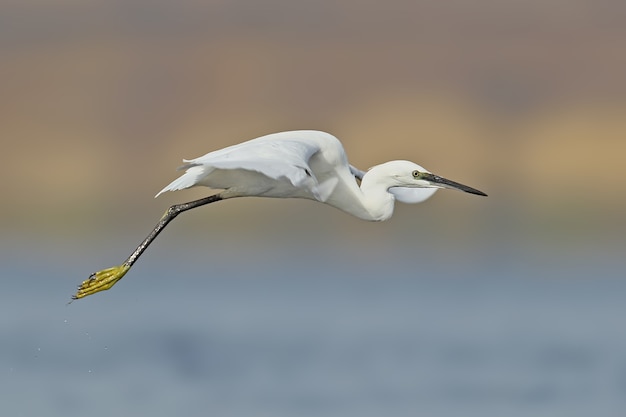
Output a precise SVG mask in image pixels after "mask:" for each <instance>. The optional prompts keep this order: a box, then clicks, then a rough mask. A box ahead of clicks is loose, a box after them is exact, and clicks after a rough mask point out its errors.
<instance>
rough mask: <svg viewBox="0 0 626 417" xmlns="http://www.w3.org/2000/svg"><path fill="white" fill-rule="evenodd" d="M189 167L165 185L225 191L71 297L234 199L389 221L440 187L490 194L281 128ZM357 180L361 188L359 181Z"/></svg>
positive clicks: (170, 215) (164, 220) (168, 217)
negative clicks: (304, 203) (200, 213)
mask: <svg viewBox="0 0 626 417" xmlns="http://www.w3.org/2000/svg"><path fill="white" fill-rule="evenodd" d="M183 162H184V165H183V166H182V167H181V169H185V170H186V172H185V173H184V174H183V175H182V176H180V177H179V178H178V179H176V180H174V181H173V182H172V183H171V184H169V185H168V186H167V187H165V188H164V189H162V190H161V191H160V192H159V193H158V194H157V195H156V196H157V197H158V196H159V195H160V194H161V193H164V192H166V191H176V190H182V189H185V188H190V187H195V186H198V185H202V186H205V187H210V188H213V189H221V190H223V191H221V192H218V193H217V194H213V195H211V196H209V197H205V198H201V199H199V200H194V201H191V202H188V203H183V204H175V205H173V206H171V207H170V208H169V209H167V211H166V212H165V214H164V215H163V217H161V219H160V220H159V222H158V223H157V225H156V226H155V228H154V229H153V230H152V232H150V234H149V235H148V236H147V237H146V239H145V240H144V241H143V242H142V243H141V244H140V245H139V246H138V247H137V249H135V251H134V252H133V253H132V254H131V255H130V256H129V257H128V259H126V261H125V262H124V263H123V264H122V265H119V266H115V267H113V268H108V269H104V270H102V271H98V272H95V273H93V274H92V275H91V276H90V277H89V278H88V279H87V280H85V281H83V283H82V284H81V285H80V286H79V287H78V291H77V292H76V294H75V295H74V296H72V299H74V300H76V299H79V298H83V297H86V296H88V295H91V294H95V293H97V292H100V291H104V290H108V289H109V288H111V287H112V286H113V285H114V284H115V283H116V282H117V281H119V280H120V279H122V277H123V276H124V275H125V274H126V273H127V272H128V270H129V269H130V268H131V267H132V266H133V264H134V263H135V262H136V261H137V259H138V258H139V257H140V256H141V254H142V253H143V252H144V251H145V250H146V249H147V248H148V246H149V245H150V244H151V243H152V241H153V240H154V239H155V238H156V237H157V235H158V234H159V233H161V231H162V230H163V229H164V228H165V226H167V224H168V223H169V222H170V221H172V220H173V219H174V218H175V217H176V216H178V215H179V214H180V213H182V212H184V211H187V210H190V209H193V208H196V207H200V206H204V205H206V204H210V203H214V202H216V201H220V200H226V199H228V198H234V197H251V196H257V197H274V198H306V199H309V200H315V201H319V202H321V203H325V204H328V205H330V206H333V207H336V208H338V209H339V210H342V211H344V212H346V213H348V214H351V215H353V216H356V217H358V218H360V219H363V220H368V221H383V220H387V219H389V218H390V217H391V215H392V214H393V207H394V202H395V201H396V200H397V201H401V202H403V203H420V202H422V201H424V200H426V199H428V198H429V197H431V196H432V195H433V194H434V193H435V191H437V189H439V188H451V189H455V190H461V191H465V192H467V193H471V194H476V195H481V196H486V195H487V194H485V193H483V192H482V191H478V190H476V189H474V188H471V187H468V186H466V185H463V184H459V183H457V182H454V181H450V180H447V179H445V178H442V177H439V176H437V175H434V174H431V173H430V172H428V171H427V170H425V169H424V168H422V167H421V166H419V165H417V164H415V163H413V162H409V161H391V162H386V163H384V164H381V165H377V166H375V167H373V168H371V169H370V170H369V171H367V172H364V171H361V170H359V169H357V168H355V167H353V166H352V165H349V164H348V158H347V157H346V153H345V151H344V149H343V146H342V145H341V142H339V140H338V139H337V138H335V137H334V136H332V135H330V134H328V133H324V132H319V131H313V130H302V131H293V132H281V133H274V134H271V135H266V136H262V137H259V138H256V139H252V140H250V141H247V142H244V143H240V144H238V145H233V146H229V147H227V148H224V149H221V150H217V151H214V152H210V153H208V154H206V155H204V156H201V157H200V158H196V159H191V160H183ZM357 180H358V181H360V186H359V184H358V182H357Z"/></svg>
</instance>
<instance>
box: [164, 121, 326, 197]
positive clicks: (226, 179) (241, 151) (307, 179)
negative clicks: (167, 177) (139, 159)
mask: <svg viewBox="0 0 626 417" xmlns="http://www.w3.org/2000/svg"><path fill="white" fill-rule="evenodd" d="M314 134H317V136H315V135H314ZM323 135H328V134H323V133H322V132H308V131H306V132H282V133H279V134H272V135H267V136H263V137H260V138H257V139H253V140H250V141H247V142H243V143H240V144H237V145H233V146H229V147H227V148H224V149H220V150H217V151H214V152H210V153H208V154H206V155H204V156H201V157H199V158H196V159H191V160H183V161H184V162H185V164H184V165H183V166H182V167H181V169H186V172H185V174H183V175H182V176H181V177H179V178H177V179H176V180H174V181H173V182H172V183H171V184H169V185H168V186H167V187H165V188H164V189H163V190H161V191H160V192H159V194H161V193H163V192H165V191H175V190H181V189H185V188H189V187H193V186H196V185H204V186H208V187H210V188H215V189H231V190H233V189H235V190H237V191H240V192H242V193H244V194H246V195H267V196H283V195H281V193H282V194H285V195H284V196H294V197H295V196H304V197H306V196H309V195H310V196H312V197H314V198H316V199H318V198H322V196H320V195H316V194H319V191H318V190H317V188H316V187H317V185H318V183H317V179H316V178H315V175H314V173H313V172H312V170H311V169H310V166H309V160H310V159H311V157H312V156H313V155H315V154H316V153H318V152H319V151H320V138H323ZM328 136H330V135H328ZM258 174H262V175H258ZM279 186H280V187H282V188H281V189H278V187H279ZM271 192H274V193H275V195H273V194H271ZM298 192H300V193H303V195H297V193H298ZM268 193H270V194H268ZM307 193H308V194H307ZM159 194H157V196H158V195H159Z"/></svg>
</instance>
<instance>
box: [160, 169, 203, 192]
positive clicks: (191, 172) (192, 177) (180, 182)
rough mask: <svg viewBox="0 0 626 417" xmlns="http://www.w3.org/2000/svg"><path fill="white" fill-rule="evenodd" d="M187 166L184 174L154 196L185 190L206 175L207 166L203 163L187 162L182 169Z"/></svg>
mask: <svg viewBox="0 0 626 417" xmlns="http://www.w3.org/2000/svg"><path fill="white" fill-rule="evenodd" d="M185 168H186V169H187V171H186V172H185V173H184V174H183V175H181V176H180V177H178V178H176V179H175V180H174V181H172V182H171V183H170V184H169V185H167V186H166V187H165V188H163V189H162V190H161V191H159V192H158V194H157V195H155V196H154V198H156V197H158V196H160V195H161V194H163V193H164V192H166V191H178V190H184V189H185V188H190V187H193V186H194V185H197V184H198V182H199V181H201V180H202V178H204V177H205V176H206V167H204V166H202V165H193V164H186V165H183V166H182V167H181V169H185Z"/></svg>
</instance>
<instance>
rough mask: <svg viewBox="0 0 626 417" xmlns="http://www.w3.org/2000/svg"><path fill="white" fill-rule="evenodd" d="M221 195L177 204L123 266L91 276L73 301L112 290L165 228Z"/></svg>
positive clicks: (81, 286)
mask: <svg viewBox="0 0 626 417" xmlns="http://www.w3.org/2000/svg"><path fill="white" fill-rule="evenodd" d="M223 199H224V198H223V197H222V195H221V194H214V195H211V196H209V197H205V198H201V199H199V200H194V201H190V202H188V203H183V204H175V205H173V206H171V207H170V208H169V209H167V211H166V212H165V214H164V215H163V217H161V220H159V222H158V223H157V225H156V226H155V227H154V229H152V231H151V232H150V234H149V235H148V236H147V237H146V238H145V239H144V241H143V242H141V244H140V245H139V246H137V249H135V251H134V252H133V253H132V254H131V255H130V256H129V257H128V259H126V261H124V263H123V264H122V265H119V266H114V267H112V268H107V269H103V270H101V271H98V272H94V273H93V274H91V275H90V276H89V278H88V279H86V280H85V281H83V282H82V284H80V286H79V287H78V291H77V292H76V294H74V295H73V296H72V300H78V299H79V298H83V297H86V296H88V295H92V294H95V293H97V292H100V291H104V290H108V289H109V288H111V287H112V286H113V285H115V283H116V282H117V281H119V280H120V279H122V277H124V275H126V273H127V272H128V270H129V269H130V267H131V266H133V264H134V263H135V262H136V261H137V259H139V257H140V256H141V254H142V253H144V251H145V250H146V249H147V248H148V246H150V244H151V243H152V241H153V240H154V239H156V237H157V236H158V235H159V233H161V231H162V230H163V229H165V226H167V225H168V223H169V222H171V221H172V220H174V218H175V217H176V216H178V215H179V214H180V213H182V212H184V211H187V210H191V209H193V208H196V207H200V206H204V205H206V204H210V203H214V202H216V201H220V200H223Z"/></svg>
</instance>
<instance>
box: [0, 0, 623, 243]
mask: <svg viewBox="0 0 626 417" xmlns="http://www.w3.org/2000/svg"><path fill="white" fill-rule="evenodd" d="M625 40H626V3H624V2H620V1H613V0H600V1H576V0H574V1H560V0H548V1H545V0H542V1H536V0H531V1H492V0H477V1H473V2H465V1H457V0H455V1H445V2H441V1H434V0H432V1H430V0H428V1H398V0H391V1H386V2H371V1H363V2H360V1H354V0H345V1H335V0H333V1H327V0H324V1H315V2H313V1H310V2H293V1H287V0H272V1H261V2H246V1H219V0H218V1H206V2H203V1H193V0H185V1H178V2H168V1H156V2H149V1H143V0H138V1H128V2H123V1H120V2H110V1H99V0H95V1H73V0H58V1H54V2H50V1H41V0H32V1H3V2H1V3H0V140H1V146H2V153H1V160H0V170H1V171H0V172H1V175H2V178H3V181H2V182H3V186H2V198H3V204H2V205H1V206H0V210H1V213H0V214H1V217H0V218H1V219H2V223H3V224H2V228H3V229H4V234H5V236H18V235H32V236H56V237H58V236H60V235H63V236H70V237H71V238H72V239H73V238H74V237H81V238H82V237H88V236H93V235H95V234H97V233H100V232H103V233H111V234H114V233H119V231H120V230H121V229H125V230H128V231H129V234H132V235H133V236H136V238H135V239H136V240H139V238H140V237H141V235H142V233H143V232H147V230H148V229H149V227H151V226H152V224H153V223H154V222H155V221H156V219H157V218H158V216H159V215H160V214H161V212H162V211H163V210H164V209H165V208H166V207H167V206H168V205H169V204H172V203H174V202H180V201H185V200H188V199H192V198H195V197H197V196H199V195H203V194H204V193H205V192H204V191H199V192H198V191H186V192H181V193H177V194H171V195H167V196H165V197H162V198H161V199H159V200H156V201H155V200H153V199H152V196H153V195H154V194H155V193H156V192H157V191H158V190H160V189H161V188H162V187H163V186H164V185H165V184H167V183H168V182H169V181H171V180H172V179H173V178H175V176H176V175H177V172H176V171H175V168H176V167H177V166H178V165H179V164H180V160H181V158H183V157H185V158H191V157H196V156H199V155H202V154H204V153H206V152H208V151H211V150H214V149H217V148H220V147H223V146H226V145H230V144H234V143H237V142H240V141H243V140H247V139H251V138H253V137H256V136H260V135H262V134H266V133H271V132H275V131H281V130H288V129H320V130H326V131H329V132H331V133H333V134H335V135H336V136H338V137H339V138H340V139H341V140H342V141H343V143H344V145H345V147H346V150H347V152H348V155H349V157H350V159H351V162H352V163H353V164H355V165H357V166H359V167H361V168H367V167H369V166H371V165H374V164H377V163H379V162H382V161H385V160H388V159H410V160H414V161H416V162H418V163H420V164H422V165H424V166H425V167H427V168H428V169H430V170H432V171H433V172H436V173H438V174H440V175H443V176H446V177H449V178H451V179H453V180H456V181H460V182H463V183H467V184H468V185H470V186H474V187H476V188H479V189H482V190H485V191H486V192H487V193H488V194H490V197H489V198H488V199H487V200H483V199H478V198H476V197H473V196H469V195H461V194H455V193H452V192H446V193H444V192H442V193H440V194H441V195H437V196H436V200H433V201H430V202H428V203H427V204H425V205H423V206H421V207H409V206H406V207H400V208H399V209H398V211H399V216H402V218H403V220H401V221H398V220H396V221H395V222H394V223H393V224H392V226H389V229H378V232H377V233H383V234H384V233H387V232H386V231H385V230H391V231H393V232H397V233H402V232H403V231H404V230H405V229H406V228H407V222H408V220H409V219H413V218H417V219H424V220H422V221H421V223H418V225H416V226H411V229H412V230H413V232H414V231H415V230H421V228H428V227H431V228H432V232H435V231H436V230H439V233H440V234H441V236H443V239H456V238H459V236H462V235H463V234H464V233H470V234H471V235H475V236H478V235H480V234H481V233H484V232H485V231H488V232H493V233H491V234H492V235H497V234H498V233H504V232H503V231H506V233H509V234H512V235H520V234H521V235H522V236H526V237H530V236H535V237H536V236H542V238H541V239H540V241H546V242H548V243H550V242H555V241H556V242H568V243H571V242H572V241H576V242H586V243H585V244H595V243H592V242H596V241H598V239H606V240H603V241H604V242H607V246H610V245H614V244H615V243H620V242H622V239H621V237H622V235H623V232H624V231H626V226H625V222H624V219H623V212H624V209H625V208H626V192H625V191H626V187H625V186H624V177H625V176H626V168H625V167H624V162H623V158H624V155H625V153H626V52H625V51H626V41H625ZM228 204H229V206H228V207H226V204H224V205H223V206H221V207H215V208H211V209H209V208H206V209H205V213H204V214H203V215H201V214H198V213H197V214H196V216H195V217H193V219H195V220H193V221H192V220H189V222H191V223H184V222H181V226H179V227H181V228H182V229H181V230H183V229H184V228H185V227H186V226H185V224H187V227H188V229H189V230H188V232H189V233H191V234H193V233H197V234H202V233H205V232H206V230H203V229H202V228H200V230H198V228H197V227H196V226H197V224H200V223H202V224H204V223H207V219H209V218H212V219H215V217H218V218H219V219H220V220H219V222H216V221H213V222H212V223H210V224H211V226H207V230H208V229H209V228H211V230H214V229H215V228H220V227H223V228H231V229H233V228H235V229H244V228H248V227H249V228H250V230H252V231H253V232H255V231H256V232H263V233H266V232H270V231H275V230H277V229H279V228H280V227H281V225H283V226H284V227H285V228H291V227H293V228H295V229H296V230H298V231H301V230H302V229H299V228H301V227H303V226H301V225H300V222H301V221H302V219H307V222H308V223H311V222H315V224H318V225H319V224H322V223H324V224H330V226H328V227H326V228H322V229H321V230H322V232H324V233H332V232H333V231H334V226H333V225H336V224H338V223H340V222H346V223H348V224H349V225H350V224H352V222H355V224H356V220H348V217H347V216H344V215H341V214H339V213H335V212H334V211H332V209H325V210H322V209H321V208H320V207H317V206H315V205H314V204H312V203H308V202H268V201H263V202H261V201H260V200H259V201H256V202H254V205H252V206H251V205H250V204H248V203H245V202H229V203H228ZM210 210H213V211H212V212H211V213H210V214H208V212H209V211H210ZM229 216H230V217H229ZM229 219H230V220H229ZM194 221H195V222H196V223H193V222H194ZM305 223H306V222H305ZM190 224H195V225H196V226H194V227H189V225H190ZM285 225H286V226H285ZM359 225H360V223H359ZM244 226H245V227H244ZM348 227H352V226H348ZM361 227H367V226H359V228H357V227H354V228H353V229H350V230H353V231H354V233H359V231H358V230H359V229H360V228H361ZM446 228H448V229H450V231H447V232H446V231H445V230H448V229H446ZM316 230H319V227H318V226H316ZM345 230H346V229H343V231H345ZM368 230H371V229H368ZM442 230H443V231H442ZM468 230H469V232H468ZM432 234H435V233H431V235H432ZM543 238H545V240H544V239H543ZM133 243H135V242H134V241H132V242H128V245H129V246H128V249H131V247H132V244H133ZM583 247H584V245H583Z"/></svg>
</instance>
